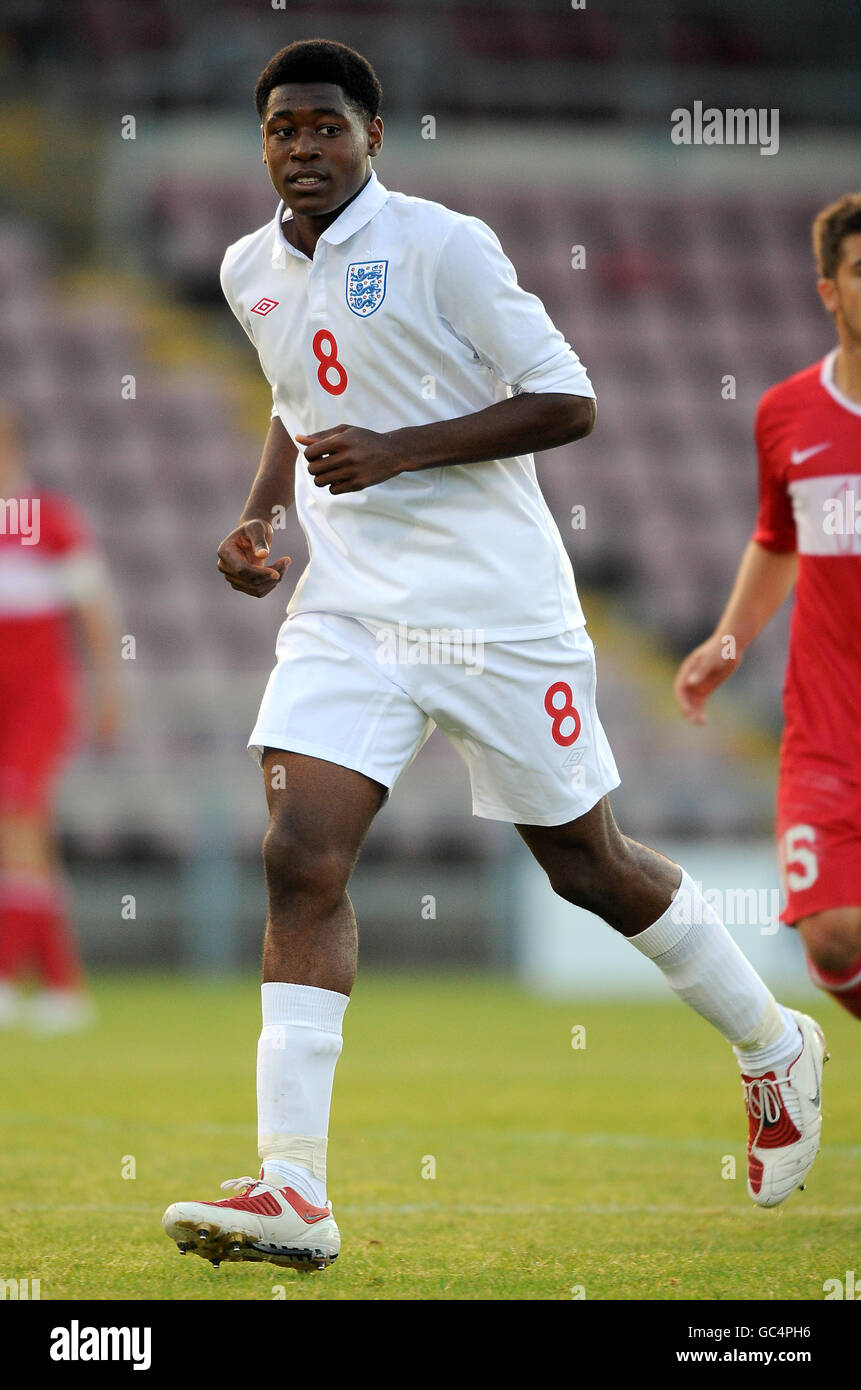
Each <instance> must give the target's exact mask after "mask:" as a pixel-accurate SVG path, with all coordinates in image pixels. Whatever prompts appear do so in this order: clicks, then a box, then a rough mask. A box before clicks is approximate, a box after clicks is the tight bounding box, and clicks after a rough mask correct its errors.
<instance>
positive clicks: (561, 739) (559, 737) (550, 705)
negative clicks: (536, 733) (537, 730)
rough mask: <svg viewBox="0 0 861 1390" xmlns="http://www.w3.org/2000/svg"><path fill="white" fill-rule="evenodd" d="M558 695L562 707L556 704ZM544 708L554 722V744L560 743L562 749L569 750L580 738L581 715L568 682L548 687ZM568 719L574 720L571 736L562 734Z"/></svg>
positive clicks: (552, 728)
mask: <svg viewBox="0 0 861 1390" xmlns="http://www.w3.org/2000/svg"><path fill="white" fill-rule="evenodd" d="M557 695H561V696H562V704H561V705H558V704H557V703H556V696H557ZM544 708H545V709H546V711H547V713H548V714H549V715H550V718H551V721H552V724H551V729H550V732H551V734H552V735H553V741H554V743H558V744H559V745H560V747H562V748H569V747H570V746H571V744H572V743H576V742H577V739H578V738H579V737H580V714H579V712H578V711H577V710H576V709H575V708H574V691H573V690H572V689H571V687H570V685H569V684H568V682H567V681H556V682H555V683H554V684H553V685H551V686H548V688H547V693H546V694H545V696H544ZM566 719H573V720H574V728H573V729H572V730H571V733H570V734H563V732H562V725H563V723H564V722H565V720H566Z"/></svg>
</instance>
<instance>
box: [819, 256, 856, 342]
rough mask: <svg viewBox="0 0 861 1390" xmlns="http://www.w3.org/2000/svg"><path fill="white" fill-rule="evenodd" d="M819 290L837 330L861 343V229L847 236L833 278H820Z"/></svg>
mask: <svg viewBox="0 0 861 1390" xmlns="http://www.w3.org/2000/svg"><path fill="white" fill-rule="evenodd" d="M819 293H820V295H821V296H822V302H823V304H824V305H825V307H826V309H827V310H828V312H829V313H830V314H833V315H834V317H835V321H836V324H837V330H838V332H839V333H840V334H841V336H843V335H844V334H845V335H847V336H848V337H849V338H850V339H851V340H852V341H853V342H854V343H855V344H858V345H861V232H853V233H852V235H851V236H848V237H846V239H845V240H844V242H843V245H842V247H841V254H840V264H839V265H838V267H837V274H836V275H835V277H834V279H833V280H820V281H819Z"/></svg>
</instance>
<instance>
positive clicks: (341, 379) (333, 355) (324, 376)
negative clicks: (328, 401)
mask: <svg viewBox="0 0 861 1390" xmlns="http://www.w3.org/2000/svg"><path fill="white" fill-rule="evenodd" d="M326 340H328V344H329V350H328V352H324V351H323V343H324V341H326ZM311 351H312V352H313V354H314V356H315V357H316V359H317V361H318V362H319V363H320V365H319V367H318V368H317V380H318V381H319V383H320V385H321V386H322V388H323V390H324V391H328V392H329V395H330V396H340V394H341V392H342V391H346V389H347V373H346V370H345V368H344V365H343V363H342V362H339V361H338V344H337V342H336V341H335V335H334V333H330V332H329V330H328V328H318V329H317V332H316V333H315V334H314V339H313V342H312V343H311ZM330 372H337V373H338V379H337V382H336V384H335V385H334V386H333V385H332V383H331V381H330V380H329V373H330Z"/></svg>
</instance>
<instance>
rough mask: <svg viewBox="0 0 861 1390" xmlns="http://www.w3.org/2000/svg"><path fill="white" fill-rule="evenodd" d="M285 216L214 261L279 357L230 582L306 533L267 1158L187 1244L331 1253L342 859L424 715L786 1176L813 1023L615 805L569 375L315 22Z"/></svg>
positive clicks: (277, 122) (809, 1119) (812, 1101)
mask: <svg viewBox="0 0 861 1390" xmlns="http://www.w3.org/2000/svg"><path fill="white" fill-rule="evenodd" d="M255 96H256V102H257V110H258V114H259V116H260V120H261V129H262V135H263V160H264V163H265V164H266V166H267V169H268V172H269V176H270V178H271V180H272V183H273V185H274V187H275V190H276V192H277V193H278V195H279V198H280V199H281V202H280V205H279V207H278V210H277V212H276V214H275V217H274V219H273V220H272V221H271V222H270V223H267V225H266V226H264V227H262V228H260V230H259V231H256V232H253V233H251V234H250V235H249V236H246V237H243V238H242V239H241V240H240V241H238V242H236V244H235V245H233V246H231V247H230V248H229V249H228V251H227V253H226V255H225V258H224V262H223V266H222V277H221V278H222V285H223V288H224V293H225V295H226V298H227V300H228V303H229V304H230V307H231V309H232V310H233V312H234V314H235V315H236V317H237V318H238V320H239V322H240V323H241V324H242V326H243V328H244V329H245V331H246V333H247V334H248V336H249V338H251V340H252V342H253V343H254V346H255V347H256V349H257V351H258V354H259V357H260V365H261V367H262V369H263V372H264V374H265V376H266V378H267V380H268V381H269V382H270V384H271V386H272V394H273V410H272V419H271V423H270V427H269V433H268V435H267V438H266V442H265V444H264V447H263V454H262V458H261V461H260V466H259V469H258V472H257V476H256V478H255V480H254V483H253V485H252V489H251V493H250V495H249V498H248V501H247V503H246V505H245V509H244V511H243V513H242V516H241V517H240V521H239V525H238V526H237V528H236V530H234V531H233V532H232V533H231V534H230V535H229V536H228V537H227V538H226V540H224V541H223V542H222V544H221V546H220V548H219V552H218V553H219V559H218V567H219V569H220V570H221V571H222V573H223V574H224V575H225V577H226V579H227V580H228V582H229V583H230V585H231V586H232V587H233V588H234V589H237V590H239V591H240V592H241V593H246V594H249V595H252V596H254V597H258V598H259V597H263V596H264V595H266V594H268V593H269V592H270V591H271V590H272V589H273V588H275V587H276V586H277V585H278V584H279V583H280V582H281V581H282V579H283V576H284V573H285V570H286V568H287V566H288V565H289V563H290V561H289V559H287V558H281V559H277V560H274V561H270V559H269V549H270V546H271V543H272V540H273V535H274V530H273V525H272V521H273V518H276V517H277V516H278V515H279V514H280V513H279V509H282V508H284V507H287V506H289V505H291V504H292V503H293V502H294V501H295V504H296V507H297V510H298V514H299V518H300V521H301V523H302V527H303V530H304V532H305V535H306V537H307V539H308V544H309V549H310V561H309V564H308V566H307V568H306V570H305V572H304V574H303V575H302V577H301V579H300V580H299V582H298V584H297V585H296V588H295V591H294V594H293V597H292V599H291V601H290V604H289V607H288V610H287V619H286V621H285V622H284V624H283V626H282V628H281V631H280V633H279V636H278V642H277V664H276V666H275V669H274V671H273V672H272V675H271V677H270V680H269V684H268V686H267V688H266V692H265V694H264V697H263V702H262V704H261V707H260V712H259V715H258V719H257V723H256V725H255V728H254V730H253V732H252V734H251V738H250V743H249V747H250V750H251V751H252V753H253V754H254V755H255V756H256V757H257V758H258V760H259V761H260V764H261V767H262V769H263V774H264V781H265V788H266V796H267V801H268V805H269V812H270V824H269V829H268V831H267V834H266V838H265V841H264V850H263V853H264V868H265V876H266V885H267V891H268V902H269V912H268V919H267V924H266V935H265V942H264V955H263V980H264V983H263V986H262V1007H263V1028H262V1032H261V1035H260V1042H259V1047H258V1057H257V1099H258V1152H259V1158H260V1162H261V1164H262V1167H261V1169H260V1176H259V1179H255V1178H252V1177H246V1178H238V1179H231V1180H229V1181H228V1182H226V1183H224V1184H223V1185H222V1186H223V1187H224V1188H230V1187H232V1188H235V1189H236V1190H237V1195H234V1196H231V1197H228V1198H225V1199H222V1200H221V1201H197V1200H196V1201H182V1202H177V1203H174V1204H173V1205H172V1206H170V1207H169V1208H168V1210H167V1211H166V1212H165V1215H164V1218H163V1224H164V1228H165V1230H166V1232H167V1234H168V1235H169V1236H170V1237H171V1238H172V1239H173V1240H175V1241H176V1243H177V1245H178V1246H179V1248H180V1250H181V1251H182V1252H183V1253H185V1251H186V1250H192V1251H194V1252H195V1253H196V1254H198V1255H201V1256H202V1257H204V1258H206V1259H209V1260H210V1261H212V1262H213V1263H214V1264H217V1263H219V1262H220V1261H221V1260H222V1259H236V1260H270V1261H272V1262H274V1263H276V1264H282V1265H288V1266H294V1267H296V1268H299V1269H322V1268H325V1267H326V1266H327V1265H328V1264H331V1262H332V1261H333V1260H334V1259H335V1258H336V1257H337V1255H338V1252H339V1249H340V1235H339V1232H338V1228H337V1226H336V1224H335V1219H334V1216H333V1215H332V1209H331V1204H330V1203H328V1202H327V1197H326V1148H327V1136H328V1128H329V1108H330V1102H331V1096H332V1085H333V1079H334V1073H335V1065H336V1062H337V1059H338V1057H339V1055H340V1052H341V1048H342V1035H341V1029H342V1021H343V1018H344V1013H345V1010H346V1007H347V1004H348V1002H349V995H350V990H351V988H352V985H353V980H354V977H355V971H356V943H357V934H356V919H355V916H354V914H353V909H352V905H351V903H350V899H349V897H348V896H347V886H348V882H349V879H350V874H351V872H352V869H353V865H354V864H355V862H356V859H357V857H358V854H359V851H360V849H361V846H362V843H363V840H364V838H365V835H366V834H367V831H368V828H369V826H370V824H371V821H372V820H373V818H374V816H375V815H376V813H377V811H378V810H379V809H380V807H381V805H382V804H383V802H384V801H385V799H386V797H387V795H388V792H389V791H390V789H391V788H392V787H393V785H394V783H395V782H396V780H397V778H398V776H399V775H400V773H401V772H402V771H403V769H404V768H405V767H406V766H407V765H408V764H409V763H410V761H411V760H412V759H413V758H414V757H415V755H416V753H417V752H418V750H419V749H420V748H421V746H422V744H423V743H424V742H425V740H426V739H427V737H428V735H429V734H430V732H431V731H432V730H433V728H434V726H438V727H439V728H440V729H441V731H442V732H443V734H444V735H445V736H446V737H447V738H448V739H449V740H450V741H451V742H452V743H453V744H454V746H455V747H456V748H457V750H458V752H459V753H460V754H461V755H462V757H463V758H464V760H465V762H466V764H467V766H468V768H469V773H470V779H471V785H472V796H473V811H474V812H475V814H477V815H480V816H486V817H490V818H493V819H496V820H504V821H510V822H512V823H513V824H514V825H515V827H516V829H517V831H518V833H519V834H520V835H521V837H522V839H523V840H524V842H525V843H526V845H527V846H528V848H529V849H530V851H531V852H532V854H533V855H534V856H535V858H536V859H537V860H538V862H539V863H540V864H541V866H542V867H543V868H544V869H545V871H546V872H547V874H548V876H549V878H550V882H551V883H552V885H553V887H554V889H555V890H556V892H557V893H559V894H560V895H561V896H562V897H564V898H566V899H567V900H568V901H570V902H572V903H576V904H578V905H580V906H581V907H585V908H588V909H589V910H590V911H592V912H595V913H597V914H598V915H599V916H600V917H602V918H603V919H604V920H605V921H606V922H607V923H609V925H610V926H611V927H613V928H614V929H615V930H617V931H619V932H621V934H622V935H623V936H625V937H627V938H628V939H629V940H630V941H631V944H632V945H633V946H634V947H635V948H636V949H637V950H639V951H641V952H642V953H643V954H644V955H646V956H648V957H649V958H650V959H652V960H654V962H655V964H656V965H657V966H658V968H659V969H660V970H662V971H663V973H664V975H665V977H666V979H667V982H668V984H669V986H670V988H672V989H673V990H674V991H675V992H676V993H677V994H678V995H679V996H680V997H681V998H682V999H684V1001H685V1002H686V1003H687V1004H689V1005H690V1006H691V1007H692V1008H693V1009H694V1010H695V1011H696V1012H697V1013H699V1014H701V1015H702V1016H703V1017H704V1018H705V1019H707V1020H708V1022H710V1023H711V1024H712V1025H713V1026H714V1027H715V1028H717V1029H718V1031H719V1032H720V1033H721V1034H722V1035H723V1036H724V1037H725V1038H726V1039H727V1041H728V1042H729V1043H730V1044H731V1045H732V1047H733V1050H734V1052H735V1055H736V1058H737V1060H738V1063H739V1065H740V1067H741V1071H742V1082H743V1089H744V1097H745V1101H746V1106H747V1111H748V1118H749V1140H748V1186H749V1191H750V1194H751V1196H752V1197H753V1199H754V1200H755V1201H756V1202H758V1203H759V1204H760V1205H762V1206H773V1205H775V1204H777V1203H778V1202H781V1201H783V1199H784V1198H785V1197H787V1196H788V1195H789V1193H790V1192H791V1191H792V1189H793V1188H794V1187H796V1186H798V1185H799V1184H800V1183H801V1182H802V1181H803V1179H804V1177H805V1175H806V1174H807V1172H808V1170H809V1169H810V1167H811V1165H812V1163H813V1161H814V1158H815V1156H816V1153H817V1151H818V1147H819V1134H820V1128H821V1117H820V1081H821V1073H822V1064H823V1060H824V1053H825V1045H824V1038H823V1035H822V1031H821V1029H820V1028H819V1026H818V1025H817V1024H816V1023H815V1021H814V1020H812V1019H810V1018H808V1017H807V1016H806V1015H803V1014H800V1013H797V1012H796V1011H794V1010H791V1009H786V1008H784V1007H783V1006H782V1005H780V1004H778V1003H777V1002H776V1000H775V999H774V997H773V996H772V995H771V993H770V992H769V990H768V988H767V987H766V985H765V984H764V983H763V981H762V980H761V979H760V978H759V976H758V975H757V974H756V972H755V971H754V970H753V968H752V967H751V965H750V964H749V962H748V961H747V960H746V959H745V957H744V956H743V954H742V953H741V951H740V950H739V949H738V947H737V946H736V945H735V943H734V942H733V940H732V938H731V937H730V935H729V933H728V932H727V931H726V929H725V927H724V926H723V925H722V923H721V922H720V921H719V919H718V918H717V917H716V915H715V913H714V912H713V911H712V909H711V908H710V907H709V906H708V905H707V904H706V903H705V901H704V900H703V898H702V897H701V895H700V894H699V892H698V890H697V888H696V887H695V885H694V883H693V881H692V880H691V879H690V877H689V876H688V875H687V874H686V873H685V872H684V870H683V869H681V868H680V867H679V866H678V865H677V864H674V863H672V862H671V861H670V860H668V859H666V858H665V857H664V856H663V855H661V854H658V853H656V852H655V851H654V850H651V849H648V848H646V846H644V845H641V844H637V843H636V842H634V841H632V840H630V839H628V838H627V837H626V836H624V835H623V834H622V833H621V832H620V830H619V829H618V827H617V825H616V823H615V821H614V818H613V815H612V812H611V810H610V804H609V801H608V797H607V793H608V792H610V791H611V790H612V789H613V788H614V787H616V786H618V784H619V776H618V773H617V771H616V766H615V763H614V761H613V756H612V753H611V751H610V748H609V745H608V743H607V739H606V737H605V734H604V731H603V729H602V727H601V723H600V721H599V719H598V714H597V711H596V708H595V661H594V654H593V648H592V643H591V641H590V639H589V637H588V636H587V634H586V630H585V626H584V618H583V613H582V610H581V607H580V603H579V600H578V597H577V591H576V588H575V585H574V576H573V572H572V569H571V564H570V561H569V559H568V557H567V555H566V552H565V549H564V547H563V544H562V541H561V538H560V535H559V532H558V530H557V528H556V526H555V524H554V522H553V519H552V517H551V515H550V512H549V510H548V508H547V506H546V503H545V502H544V499H543V497H542V494H541V492H540V489H539V487H538V484H537V482H536V477H535V467H534V463H533V459H532V454H533V453H534V452H535V451H536V450H540V449H549V448H553V447H555V446H557V445H560V444H565V443H567V442H570V441H572V440H576V439H580V438H582V437H583V436H585V435H587V434H588V433H589V432H590V431H591V429H592V427H593V425H594V423H595V395H594V391H593V390H592V386H591V384H590V382H589V378H588V376H587V375H586V372H585V370H584V368H583V366H582V364H581V362H580V360H579V358H578V357H577V355H576V354H575V353H574V352H573V351H572V349H571V348H570V347H569V345H568V344H567V343H566V342H565V341H564V339H563V338H562V335H561V334H560V333H559V332H558V331H557V329H556V328H555V327H554V326H553V324H552V323H551V321H550V319H549V318H548V316H547V314H546V312H545V310H544V307H543V305H542V304H541V303H540V301H539V300H538V299H536V298H535V296H533V295H531V294H528V293H526V292H525V291H524V290H522V289H521V288H520V287H519V286H518V284H517V279H516V276H515V272H514V269H513V267H512V265H511V263H510V262H509V261H508V260H507V258H506V256H505V255H504V253H503V251H502V248H501V246H500V244H499V242H498V240H497V238H496V237H495V236H494V234H493V233H492V232H491V231H490V229H489V228H488V227H487V226H485V224H484V223H483V222H481V221H479V220H478V219H477V218H474V217H466V216H463V215H462V214H460V213H456V212H452V211H451V210H450V209H449V208H446V207H443V206H441V205H440V204H438V203H432V202H427V201H425V200H423V199H420V198H412V197H406V196H404V195H403V194H400V193H390V192H389V191H388V190H387V189H385V188H384V187H383V185H382V184H381V183H380V182H379V180H378V179H377V178H376V176H375V174H374V173H373V171H372V167H371V162H372V160H373V159H374V158H375V156H376V155H377V154H378V153H379V151H380V148H381V146H382V139H383V127H382V122H381V120H380V118H379V115H378V112H379V108H380V100H381V89H380V85H379V82H378V81H377V78H376V75H375V73H374V71H373V69H372V68H371V67H370V65H369V64H368V63H367V61H366V60H365V59H364V58H363V57H361V56H360V55H359V54H357V53H355V52H354V51H353V50H352V49H349V48H347V47H345V46H344V45H341V44H336V43H331V42H328V41H322V40H310V41H305V42H300V43H295V44H291V45H290V46H289V47H287V48H285V49H283V50H282V51H281V52H280V53H278V54H276V55H275V57H274V58H273V59H272V60H271V62H270V63H269V64H268V65H267V67H266V68H265V69H264V71H263V73H262V74H261V76H260V78H259V80H258V83H257V87H256V93H255Z"/></svg>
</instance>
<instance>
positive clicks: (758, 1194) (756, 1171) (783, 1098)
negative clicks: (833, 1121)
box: [742, 1009, 830, 1207]
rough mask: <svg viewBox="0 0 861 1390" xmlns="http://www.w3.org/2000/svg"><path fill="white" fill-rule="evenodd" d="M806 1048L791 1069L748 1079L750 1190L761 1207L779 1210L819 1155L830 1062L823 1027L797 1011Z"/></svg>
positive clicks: (745, 1079)
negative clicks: (826, 1070)
mask: <svg viewBox="0 0 861 1390" xmlns="http://www.w3.org/2000/svg"><path fill="white" fill-rule="evenodd" d="M788 1012H789V1013H791V1014H792V1016H793V1018H794V1019H795V1021H796V1023H797V1024H798V1027H799V1029H800V1031H801V1047H800V1049H799V1051H798V1054H797V1055H796V1057H795V1058H794V1059H793V1061H791V1062H790V1063H789V1065H788V1066H787V1067H786V1069H785V1071H783V1072H780V1073H778V1072H777V1071H774V1070H772V1071H766V1072H763V1073H762V1075H761V1076H745V1075H742V1086H743V1087H744V1099H745V1104H746V1106H747V1114H748V1125H749V1127H748V1140H747V1190H748V1192H749V1193H750V1196H751V1197H752V1198H753V1200H754V1201H755V1202H756V1203H757V1205H758V1206H760V1207H776V1206H777V1205H778V1203H779V1202H782V1201H784V1199H785V1198H787V1197H788V1196H789V1194H790V1192H792V1191H793V1189H794V1188H796V1187H801V1186H803V1184H804V1179H805V1178H806V1176H807V1174H808V1173H809V1172H810V1169H811V1168H812V1167H813V1161H814V1159H815V1158H816V1155H817V1154H818V1152H819V1136H820V1133H821V1130H822V1115H821V1107H822V1068H823V1065H824V1064H825V1062H826V1061H827V1060H828V1057H829V1055H830V1054H829V1053H827V1052H826V1051H825V1034H824V1033H823V1031H822V1029H821V1028H820V1026H819V1024H818V1023H817V1022H816V1020H815V1019H813V1018H808V1016H807V1014H802V1013H799V1012H798V1010H797V1009H790V1010H789V1011H788Z"/></svg>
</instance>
